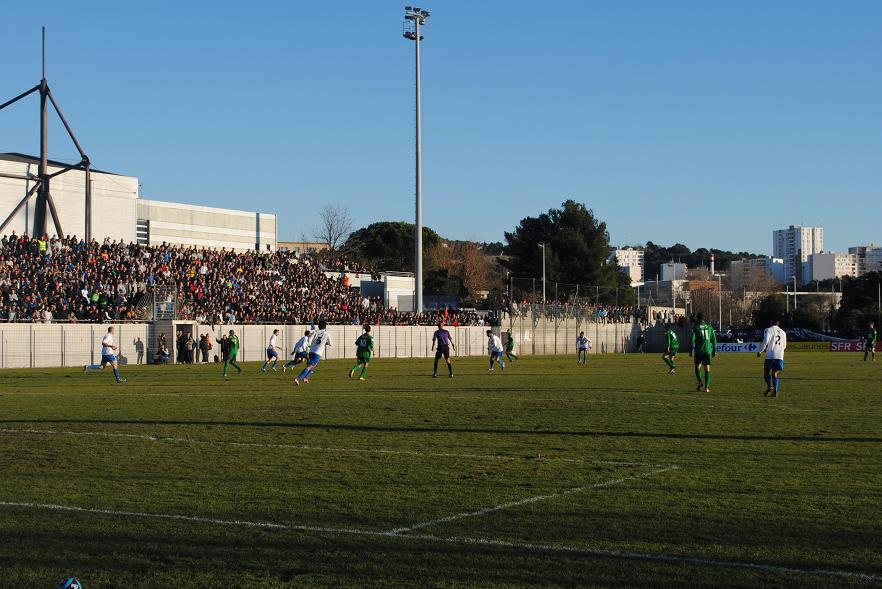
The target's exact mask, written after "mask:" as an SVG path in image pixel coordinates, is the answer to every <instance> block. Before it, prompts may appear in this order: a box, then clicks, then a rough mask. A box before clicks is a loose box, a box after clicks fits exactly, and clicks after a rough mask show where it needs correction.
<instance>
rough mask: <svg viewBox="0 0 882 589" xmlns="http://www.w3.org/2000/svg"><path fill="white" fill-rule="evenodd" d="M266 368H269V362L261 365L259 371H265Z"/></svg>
mask: <svg viewBox="0 0 882 589" xmlns="http://www.w3.org/2000/svg"><path fill="white" fill-rule="evenodd" d="M267 366H269V360H267V361H266V362H264V363H263V366H262V367H261V370H266V367H267Z"/></svg>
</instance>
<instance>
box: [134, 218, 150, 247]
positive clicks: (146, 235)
mask: <svg viewBox="0 0 882 589" xmlns="http://www.w3.org/2000/svg"><path fill="white" fill-rule="evenodd" d="M135 237H136V238H137V240H138V245H150V221H148V220H147V219H138V224H137V225H136V226H135Z"/></svg>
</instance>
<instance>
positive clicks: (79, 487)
mask: <svg viewBox="0 0 882 589" xmlns="http://www.w3.org/2000/svg"><path fill="white" fill-rule="evenodd" d="M717 360H718V361H717V363H716V365H715V367H714V371H715V373H714V378H715V381H714V387H713V388H714V392H713V393H712V394H710V395H703V394H698V393H695V392H694V385H693V383H692V379H691V375H690V374H688V373H687V374H677V375H673V376H668V375H667V374H666V368H665V367H664V365H663V364H662V363H661V361H660V360H659V359H658V358H656V357H654V356H627V357H623V356H609V357H598V358H591V359H590V363H589V366H588V368H587V369H586V368H582V367H577V366H576V365H575V362H574V360H572V359H569V358H528V359H525V360H523V361H522V362H518V363H515V364H514V365H513V366H511V368H510V369H509V370H506V371H505V372H500V371H497V372H495V373H492V374H487V373H486V369H485V368H484V365H483V362H480V361H478V360H465V361H462V360H461V361H458V362H457V364H456V369H457V375H456V378H454V379H446V378H445V379H434V380H433V379H430V378H428V375H427V372H428V370H430V364H429V363H428V362H426V361H418V360H414V361H410V360H408V361H392V360H389V361H377V362H374V363H372V366H371V369H370V371H369V377H370V379H369V380H368V381H367V382H364V383H359V382H353V381H349V380H348V379H346V377H345V374H346V372H348V368H349V364H348V363H343V362H328V363H326V364H322V365H321V367H320V370H319V373H318V374H317V375H316V376H315V378H314V379H313V383H312V384H311V385H309V386H308V387H303V388H301V389H297V390H295V389H294V387H293V386H291V385H290V376H289V375H285V376H282V375H281V374H262V373H259V372H257V366H248V367H247V370H248V372H246V374H245V375H243V376H242V377H239V378H236V377H233V378H231V379H229V380H228V381H223V380H222V379H220V378H219V374H218V371H217V367H216V366H189V367H188V366H181V367H125V368H124V372H125V375H126V376H127V377H128V378H129V382H128V383H127V384H126V385H125V386H119V387H118V386H115V385H113V384H112V378H111V377H110V376H109V375H107V374H89V375H85V376H84V375H82V374H78V373H76V372H75V371H70V370H68V371H62V370H30V371H3V372H0V410H2V413H0V430H10V431H2V432H0V466H2V468H3V472H4V476H3V477H2V479H0V502H5V503H6V504H5V505H2V506H0V538H4V539H6V540H5V541H2V542H0V565H2V567H3V569H4V582H6V580H5V579H9V581H8V582H9V583H11V584H12V585H11V586H16V587H45V586H51V584H52V583H53V582H56V581H57V580H59V579H60V578H62V577H64V576H66V575H67V574H76V575H78V576H79V577H80V578H81V579H82V580H83V581H84V582H86V586H87V587H89V588H90V589H91V588H93V587H114V586H121V585H124V586H131V587H139V586H143V587H155V586H169V587H171V586H174V587H202V586H206V585H210V584H212V583H218V582H222V581H225V580H226V581H229V579H230V578H233V579H235V582H234V583H233V585H234V586H256V587H283V586H298V587H301V586H352V587H362V586H390V587H392V586H394V587H402V586H420V587H425V586H451V585H483V586H490V585H493V586H574V585H578V586H621V585H627V586H634V585H640V586H650V585H651V586H683V585H684V584H688V585H691V586H717V587H718V586H757V585H758V584H769V585H779V586H780V585H791V586H818V587H822V586H823V587H829V586H834V585H843V586H852V585H853V586H865V585H866V584H867V583H873V582H874V581H873V579H874V578H876V577H877V576H878V575H879V574H880V573H882V563H880V557H879V554H880V548H882V547H880V542H879V539H878V537H879V534H878V529H880V526H882V515H880V512H879V509H878V505H879V504H882V501H880V500H882V497H880V493H879V489H880V488H882V486H880V483H882V467H880V461H879V460H878V456H879V455H880V448H882V439H880V437H879V435H878V428H877V424H878V422H879V417H880V416H882V412H880V410H879V402H878V401H879V394H880V393H879V390H880V387H879V383H880V380H882V379H880V376H882V374H880V370H879V369H878V367H875V366H873V365H871V364H867V365H864V364H861V363H859V362H855V358H854V357H851V356H849V355H842V356H833V355H824V356H823V357H822V358H821V357H819V356H818V355H817V354H805V355H799V354H792V355H790V356H789V357H788V363H787V368H788V370H787V372H786V373H785V380H784V384H783V389H782V398H781V399H779V400H778V401H777V402H770V401H767V400H765V399H763V398H762V397H761V395H760V394H759V393H760V392H761V391H762V388H763V383H762V381H761V377H760V374H759V368H760V366H759V365H758V362H759V361H757V360H756V359H755V358H749V357H746V356H724V357H720V358H718V359H717ZM874 424H876V425H874ZM22 430H31V431H30V432H25V431H22ZM674 464H676V465H679V468H677V469H672V470H665V469H666V468H669V465H674ZM573 489H578V491H576V492H567V491H568V490H573ZM531 499H536V500H531ZM12 504H16V505H12ZM24 504H51V505H59V506H62V507H65V506H79V507H87V508H97V509H96V511H92V512H75V511H60V510H57V509H47V508H36V507H33V506H31V507H28V506H25V505H24ZM499 506H502V507H500V508H498V509H492V508H494V507H499ZM488 508H490V509H488ZM97 510H105V511H110V512H111V513H98V512H97ZM123 512H128V513H129V515H126V513H123ZM137 514H141V515H137ZM150 514H165V515H170V516H176V515H184V516H186V517H193V518H197V519H189V520H187V519H168V518H165V519H157V518H148V517H144V516H146V515H150ZM198 518H202V520H199V519H198ZM208 520H214V521H208ZM234 522H240V524H241V525H236V524H235V523H234ZM242 522H246V524H242ZM247 522H251V523H260V522H268V523H275V524H278V525H279V526H280V527H275V528H273V527H265V528H260V527H255V526H249V525H247ZM303 527H307V528H310V529H303ZM319 528H321V529H319ZM329 528H333V529H331V530H329ZM322 530H324V531H322ZM346 530H349V531H352V532H354V533H351V534H350V533H344V531H346ZM378 534H386V535H378Z"/></svg>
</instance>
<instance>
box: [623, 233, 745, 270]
mask: <svg viewBox="0 0 882 589" xmlns="http://www.w3.org/2000/svg"><path fill="white" fill-rule="evenodd" d="M633 247H638V248H642V249H643V267H644V268H645V275H646V278H647V279H655V277H656V276H657V275H658V274H659V267H660V266H661V265H662V264H666V263H668V262H670V261H672V260H673V261H675V262H682V263H684V264H686V267H687V268H699V267H701V266H709V264H710V254H711V252H713V254H714V265H715V269H716V271H718V272H726V271H728V269H729V264H731V263H732V261H733V260H740V259H742V258H757V257H759V256H758V255H756V254H751V253H748V252H729V251H725V250H718V249H714V250H709V249H707V248H703V247H700V248H698V249H696V250H695V251H692V250H690V249H689V248H688V247H686V246H685V245H683V244H682V243H676V244H674V245H672V246H670V247H665V246H662V245H658V244H655V243H652V242H651V241H647V242H646V245H645V246H639V245H638V246H633Z"/></svg>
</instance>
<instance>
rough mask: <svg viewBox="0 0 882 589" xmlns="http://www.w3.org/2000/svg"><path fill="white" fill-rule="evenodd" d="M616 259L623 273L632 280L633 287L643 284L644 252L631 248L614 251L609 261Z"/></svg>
mask: <svg viewBox="0 0 882 589" xmlns="http://www.w3.org/2000/svg"><path fill="white" fill-rule="evenodd" d="M613 258H615V260H616V262H618V264H619V268H621V270H622V272H624V273H625V274H627V275H628V276H629V277H630V278H631V285H632V286H635V285H636V284H637V283H640V282H643V250H638V249H633V248H630V247H626V248H622V249H616V250H613V251H612V253H611V254H610V255H609V260H612V259H613Z"/></svg>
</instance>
